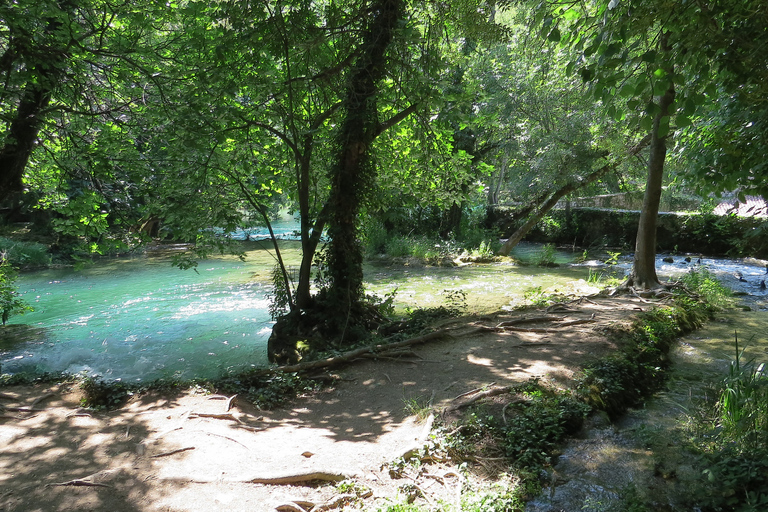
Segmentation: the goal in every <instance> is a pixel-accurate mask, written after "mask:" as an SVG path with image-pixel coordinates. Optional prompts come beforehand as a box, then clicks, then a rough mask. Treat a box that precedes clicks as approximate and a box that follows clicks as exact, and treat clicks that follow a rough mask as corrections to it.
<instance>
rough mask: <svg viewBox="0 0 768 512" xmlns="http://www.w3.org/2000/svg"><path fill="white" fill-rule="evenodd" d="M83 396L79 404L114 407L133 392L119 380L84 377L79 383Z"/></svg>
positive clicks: (89, 406)
mask: <svg viewBox="0 0 768 512" xmlns="http://www.w3.org/2000/svg"><path fill="white" fill-rule="evenodd" d="M80 389H82V390H83V397H82V398H81V399H80V405H81V406H83V407H88V408H91V409H116V408H117V407H120V406H121V405H123V404H124V403H125V402H126V401H127V400H128V398H130V396H131V395H132V394H133V392H132V390H131V387H130V386H128V385H127V384H125V383H123V382H120V381H111V382H107V381H103V380H101V379H99V378H97V377H86V378H84V379H83V380H82V382H81V383H80Z"/></svg>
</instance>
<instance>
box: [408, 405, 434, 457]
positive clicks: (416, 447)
mask: <svg viewBox="0 0 768 512" xmlns="http://www.w3.org/2000/svg"><path fill="white" fill-rule="evenodd" d="M434 423H435V415H434V414H430V415H429V416H428V417H427V421H425V422H424V427H422V429H421V435H420V436H419V438H418V439H417V440H416V442H415V443H414V444H413V445H412V446H410V447H409V448H408V449H406V450H405V451H404V452H403V454H402V455H401V456H400V457H402V458H403V459H404V460H408V459H410V458H413V457H414V456H416V454H418V453H419V451H420V450H421V449H422V448H423V447H424V444H425V443H426V442H427V438H428V437H429V434H430V432H432V425H434Z"/></svg>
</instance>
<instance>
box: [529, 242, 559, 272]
mask: <svg viewBox="0 0 768 512" xmlns="http://www.w3.org/2000/svg"><path fill="white" fill-rule="evenodd" d="M534 263H535V264H536V265H538V266H539V267H554V266H556V265H557V263H555V246H554V244H544V245H543V246H541V250H540V251H539V252H538V253H537V254H536V256H535V257H534Z"/></svg>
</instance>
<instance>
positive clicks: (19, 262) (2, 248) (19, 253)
mask: <svg viewBox="0 0 768 512" xmlns="http://www.w3.org/2000/svg"><path fill="white" fill-rule="evenodd" d="M0 254H3V258H4V259H5V260H7V261H9V262H10V263H11V264H12V265H13V266H15V267H44V266H47V265H49V264H50V263H51V255H50V254H49V253H48V247H47V246H45V245H44V244H40V243H37V242H22V241H18V240H11V239H10V238H5V237H1V236H0Z"/></svg>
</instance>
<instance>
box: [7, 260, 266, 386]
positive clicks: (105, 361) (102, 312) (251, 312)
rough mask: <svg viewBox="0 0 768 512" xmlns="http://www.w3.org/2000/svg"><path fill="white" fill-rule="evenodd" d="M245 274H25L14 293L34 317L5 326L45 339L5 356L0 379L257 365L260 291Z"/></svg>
mask: <svg viewBox="0 0 768 512" xmlns="http://www.w3.org/2000/svg"><path fill="white" fill-rule="evenodd" d="M253 270H254V268H253V264H248V263H243V262H240V261H239V260H237V259H221V260H211V261H204V262H201V263H200V265H199V267H198V269H197V272H194V271H192V270H180V269H178V268H175V267H173V266H171V264H170V260H169V259H168V258H147V257H142V258H132V259H120V260H110V261H106V262H101V263H99V264H98V266H96V267H91V268H86V269H83V270H80V271H77V272H75V271H73V270H45V271H39V272H34V273H31V274H25V275H23V276H22V277H21V278H20V280H19V285H20V291H21V292H22V293H23V298H24V300H25V301H26V302H27V303H28V304H30V305H31V306H33V307H34V308H35V310H34V311H33V312H30V313H26V314H24V315H22V316H16V317H13V318H12V319H11V322H10V323H11V324H26V325H31V326H34V327H38V328H41V329H40V330H38V331H36V332H37V333H44V337H43V338H42V339H38V340H33V341H27V342H23V343H21V344H20V345H19V346H16V347H13V348H9V349H8V350H7V351H6V353H5V354H3V355H2V359H1V361H2V369H3V372H5V373H17V372H22V371H27V372H42V371H67V372H72V373H75V372H81V371H87V372H89V373H90V374H98V375H101V376H104V377H107V378H109V377H113V378H122V379H125V380H131V381H132V380H139V379H142V378H143V379H147V378H159V377H182V378H190V377H193V376H215V375H217V374H218V373H220V372H222V371H223V370H225V369H242V368H245V367H249V366H254V365H263V364H264V363H265V362H266V349H265V346H264V340H265V339H266V337H268V336H269V332H270V329H271V325H272V323H271V321H270V318H269V315H268V314H267V311H266V307H267V298H266V293H267V291H268V290H269V288H268V286H267V284H265V283H263V282H260V281H258V280H254V279H253V278H252V273H253ZM11 332H13V331H11Z"/></svg>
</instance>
